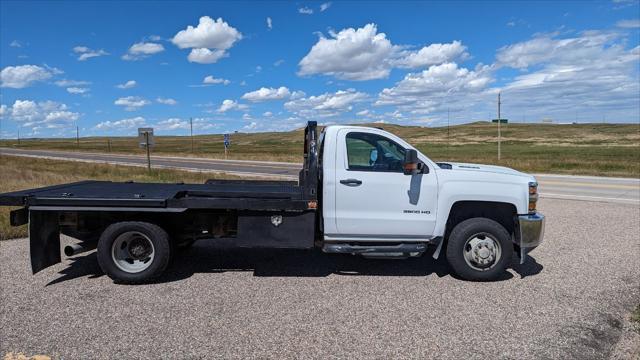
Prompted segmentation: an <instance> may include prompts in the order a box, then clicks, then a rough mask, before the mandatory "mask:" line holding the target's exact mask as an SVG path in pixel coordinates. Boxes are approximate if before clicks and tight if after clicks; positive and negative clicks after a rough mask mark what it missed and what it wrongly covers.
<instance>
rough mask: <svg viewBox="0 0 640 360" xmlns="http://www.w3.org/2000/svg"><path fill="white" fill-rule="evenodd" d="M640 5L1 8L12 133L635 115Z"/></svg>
mask: <svg viewBox="0 0 640 360" xmlns="http://www.w3.org/2000/svg"><path fill="white" fill-rule="evenodd" d="M639 44H640V2H639V1H638V0H613V1H588V2H587V1H566V2H563V1H553V2H552V1H543V2H533V1H530V2H524V1H513V2H508V1H496V2H491V1H487V2H480V1H472V2H465V1H448V2H444V1H442V2H431V1H429V2H419V1H409V2H398V1H396V2H384V1H376V2H369V1H355V2H344V1H330V2H324V1H319V2H312V1H299V2H293V1H291V2H284V1H282V2H268V1H259V2H258V1H256V2H240V1H234V2H207V1H196V2H188V1H179V2H171V1H157V2H153V1H140V2H135V1H126V2H116V1H98V2H90V1H82V2H80V1H44V2H32V1H4V0H3V1H0V68H1V69H2V70H0V71H1V72H0V104H1V105H0V125H1V128H0V135H1V136H2V138H15V137H17V136H18V132H20V136H22V137H72V136H75V131H76V126H77V127H78V128H79V129H80V134H81V136H127V135H128V136H131V135H136V133H137V128H138V127H143V126H151V127H154V129H155V131H156V133H157V134H161V135H169V134H173V135H187V134H189V131H190V130H189V129H190V124H189V121H190V119H192V121H193V128H194V133H196V134H205V133H227V132H234V131H240V132H256V131H288V130H291V129H295V128H300V127H302V126H304V124H305V123H306V122H307V121H308V120H316V121H318V122H319V123H321V124H341V123H396V124H403V125H420V126H443V125H446V124H447V122H449V123H451V124H461V123H467V122H472V121H478V120H489V119H494V118H496V117H497V95H498V93H500V94H501V98H502V107H501V110H502V111H501V117H502V118H507V119H509V121H511V122H529V123H533V122H541V121H542V120H543V119H546V120H547V121H549V120H551V121H553V122H557V123H566V122H580V123H583V122H598V123H601V122H607V123H614V122H615V123H621V122H624V123H638V122H640V46H639Z"/></svg>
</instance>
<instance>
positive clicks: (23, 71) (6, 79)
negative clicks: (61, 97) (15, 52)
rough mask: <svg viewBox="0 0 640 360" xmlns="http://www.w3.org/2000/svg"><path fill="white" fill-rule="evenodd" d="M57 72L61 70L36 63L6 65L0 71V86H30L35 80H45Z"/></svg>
mask: <svg viewBox="0 0 640 360" xmlns="http://www.w3.org/2000/svg"><path fill="white" fill-rule="evenodd" d="M57 73H61V71H60V70H58V69H55V68H51V69H49V68H44V67H41V66H38V65H19V66H7V67H5V68H4V69H2V71H0V83H1V85H0V86H2V87H6V88H14V89H22V88H26V87H29V86H31V85H32V84H33V83H35V82H38V81H44V80H47V79H49V78H51V77H52V76H53V75H54V74H57Z"/></svg>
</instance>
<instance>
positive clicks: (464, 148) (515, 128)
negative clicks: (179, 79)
mask: <svg viewBox="0 0 640 360" xmlns="http://www.w3.org/2000/svg"><path fill="white" fill-rule="evenodd" d="M374 126H381V127H383V128H384V129H385V130H387V131H390V132H392V133H394V134H396V135H398V136H400V137H402V138H403V139H405V140H407V141H408V142H409V143H411V144H412V145H414V146H416V147H417V148H418V149H420V151H422V152H423V153H425V154H426V155H427V156H429V157H430V158H431V159H433V160H436V161H460V162H477V163H484V164H496V165H503V166H508V167H512V168H515V169H518V170H522V171H527V172H540V173H565V174H585V175H600V176H631V177H638V176H640V125H638V124H628V125H621V124H575V125H559V124H508V125H503V126H502V160H501V161H498V159H497V139H496V124H491V123H487V122H477V123H472V124H466V125H458V126H452V127H451V128H450V130H449V131H447V128H446V127H440V128H427V127H417V126H399V125H390V124H375V125H374ZM222 138H223V137H222V135H200V136H196V137H195V140H194V151H193V152H192V151H191V140H190V138H189V137H184V136H183V137H180V136H166V137H157V138H156V147H155V148H154V150H153V151H154V153H155V154H166V155H169V154H171V155H183V156H184V155H186V156H197V157H208V158H224V148H223V144H222ZM109 140H110V142H111V146H110V150H111V151H112V152H116V153H127V154H130V153H139V154H143V150H142V149H139V148H138V146H137V138H134V137H118V138H111V139H107V138H81V139H80V146H79V147H77V146H76V141H75V139H39V140H38V139H32V140H23V141H21V143H20V144H19V145H18V143H17V141H15V140H3V141H0V146H5V147H20V148H25V149H52V150H79V151H91V152H107V151H108V150H109V146H108V142H109ZM231 141H232V146H231V151H230V154H229V158H230V159H245V160H269V161H290V162H301V161H302V158H301V156H302V130H296V131H291V132H282V133H257V134H232V136H231Z"/></svg>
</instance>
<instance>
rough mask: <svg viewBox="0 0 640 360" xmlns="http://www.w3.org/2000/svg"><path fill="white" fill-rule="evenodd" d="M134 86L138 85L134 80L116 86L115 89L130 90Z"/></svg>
mask: <svg viewBox="0 0 640 360" xmlns="http://www.w3.org/2000/svg"><path fill="white" fill-rule="evenodd" d="M136 85H138V83H137V82H136V81H135V80H129V81H127V82H125V83H122V84H118V85H116V87H117V88H118V89H131V88H134V87H136Z"/></svg>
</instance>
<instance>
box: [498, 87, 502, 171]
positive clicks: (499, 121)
mask: <svg viewBox="0 0 640 360" xmlns="http://www.w3.org/2000/svg"><path fill="white" fill-rule="evenodd" d="M501 122H502V119H501V118H500V93H498V161H500V158H501V155H502V154H501V153H500V150H501V149H500V145H501V144H500V143H501V142H502V133H501V132H500V123H501Z"/></svg>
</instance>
